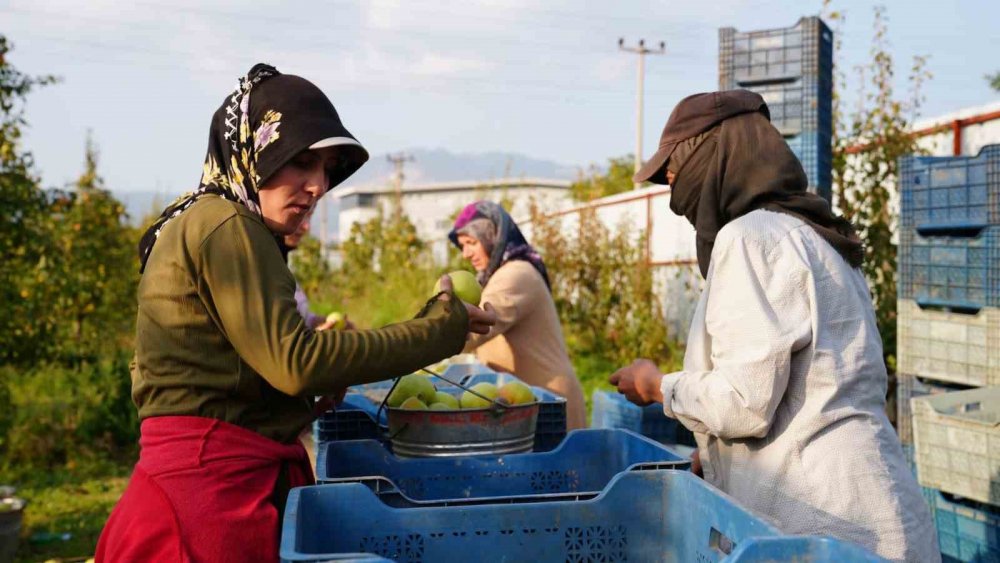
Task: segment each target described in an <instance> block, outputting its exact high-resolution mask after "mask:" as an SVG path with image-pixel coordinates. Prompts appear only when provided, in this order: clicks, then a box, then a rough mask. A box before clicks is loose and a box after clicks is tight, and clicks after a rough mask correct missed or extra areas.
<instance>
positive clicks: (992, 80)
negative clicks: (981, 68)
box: [986, 72, 1000, 92]
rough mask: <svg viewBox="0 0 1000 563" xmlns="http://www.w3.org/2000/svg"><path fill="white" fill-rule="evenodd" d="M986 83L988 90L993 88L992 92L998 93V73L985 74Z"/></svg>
mask: <svg viewBox="0 0 1000 563" xmlns="http://www.w3.org/2000/svg"><path fill="white" fill-rule="evenodd" d="M986 81H987V82H989V84H990V88H993V90H994V91H997V92H1000V72H994V73H993V74H987V75H986Z"/></svg>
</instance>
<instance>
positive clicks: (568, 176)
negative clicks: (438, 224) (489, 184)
mask: <svg viewBox="0 0 1000 563" xmlns="http://www.w3.org/2000/svg"><path fill="white" fill-rule="evenodd" d="M402 152H404V153H405V154H408V155H411V156H412V157H413V161H412V162H407V163H406V166H405V168H404V169H403V173H404V175H405V181H406V182H407V183H426V182H453V181H459V180H492V179H498V178H504V177H522V176H523V177H537V178H558V179H563V180H572V179H574V178H576V175H577V172H578V168H577V167H575V166H569V165H566V164H561V163H558V162H553V161H551V160H542V159H538V158H533V157H530V156H526V155H523V154H517V153H507V152H484V153H454V152H451V151H448V150H445V149H409V150H405V151H402ZM386 156H387V155H385V154H375V155H372V157H371V159H370V160H369V161H368V162H367V163H366V164H365V165H364V166H363V167H362V168H361V170H359V171H358V172H357V173H356V174H355V175H354V176H351V177H350V178H349V179H348V180H347V182H346V183H345V185H348V186H372V185H380V184H386V183H388V182H390V181H392V176H393V174H394V172H395V169H394V168H393V165H392V163H391V162H389V161H388V159H387V158H386Z"/></svg>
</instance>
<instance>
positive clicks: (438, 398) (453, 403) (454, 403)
mask: <svg viewBox="0 0 1000 563" xmlns="http://www.w3.org/2000/svg"><path fill="white" fill-rule="evenodd" d="M434 402H435V403H442V404H445V405H447V406H448V407H449V408H452V409H457V408H459V407H458V397H456V396H454V395H452V394H451V393H445V392H444V391H438V392H437V393H436V394H435V395H434Z"/></svg>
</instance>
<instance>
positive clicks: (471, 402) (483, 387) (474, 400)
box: [459, 383, 497, 409]
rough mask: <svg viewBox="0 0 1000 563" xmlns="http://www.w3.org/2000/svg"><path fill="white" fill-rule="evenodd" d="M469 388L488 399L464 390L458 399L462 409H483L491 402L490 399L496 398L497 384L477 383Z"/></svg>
mask: <svg viewBox="0 0 1000 563" xmlns="http://www.w3.org/2000/svg"><path fill="white" fill-rule="evenodd" d="M470 389H472V390H473V391H475V392H476V393H478V394H479V395H482V396H483V397H488V398H489V399H490V400H486V399H483V398H481V397H479V396H477V395H474V394H472V393H470V392H468V391H466V392H465V393H462V399H461V400H460V401H459V403H460V404H461V405H462V408H463V409H485V408H487V407H489V406H490V405H491V404H493V403H492V402H491V401H492V399H496V398H497V386H496V385H493V384H492V383H477V384H475V385H473V386H472V387H470Z"/></svg>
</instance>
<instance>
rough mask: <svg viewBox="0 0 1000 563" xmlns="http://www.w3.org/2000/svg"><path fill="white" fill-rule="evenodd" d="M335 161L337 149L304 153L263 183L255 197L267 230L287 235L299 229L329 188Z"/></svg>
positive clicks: (296, 156) (331, 148) (329, 148)
mask: <svg viewBox="0 0 1000 563" xmlns="http://www.w3.org/2000/svg"><path fill="white" fill-rule="evenodd" d="M336 157H337V149H336V147H326V148H322V149H316V150H311V149H310V150H304V151H302V152H300V153H299V154H297V155H295V156H294V157H293V158H292V160H290V161H289V162H288V164H285V165H284V166H282V167H281V168H280V169H279V170H278V171H277V172H275V173H274V175H273V176H271V177H270V178H268V179H267V181H266V182H264V184H263V185H262V186H261V187H260V192H259V194H258V195H259V197H260V210H261V214H262V215H263V216H264V224H265V225H267V228H268V229H271V231H272V232H274V233H276V234H279V235H290V234H293V233H294V232H295V231H296V230H297V229H298V228H299V226H300V225H301V224H302V222H303V221H304V220H306V218H307V217H308V215H309V214H310V213H311V212H312V210H313V207H314V206H315V205H316V202H317V201H319V198H320V197H322V196H323V194H324V193H325V192H326V188H327V186H329V185H330V181H329V177H330V174H329V171H330V170H332V169H333V167H334V166H335V165H336V162H337V160H336Z"/></svg>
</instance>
